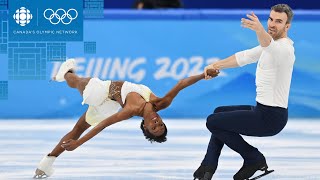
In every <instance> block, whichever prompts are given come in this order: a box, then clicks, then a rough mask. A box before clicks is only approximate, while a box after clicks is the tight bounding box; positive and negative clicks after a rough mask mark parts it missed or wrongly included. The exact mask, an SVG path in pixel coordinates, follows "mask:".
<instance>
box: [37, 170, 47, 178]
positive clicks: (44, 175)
mask: <svg viewBox="0 0 320 180" xmlns="http://www.w3.org/2000/svg"><path fill="white" fill-rule="evenodd" d="M47 177H48V176H47V175H46V173H45V172H43V171H41V170H40V169H37V170H36V172H35V175H34V176H33V179H46V178H47Z"/></svg>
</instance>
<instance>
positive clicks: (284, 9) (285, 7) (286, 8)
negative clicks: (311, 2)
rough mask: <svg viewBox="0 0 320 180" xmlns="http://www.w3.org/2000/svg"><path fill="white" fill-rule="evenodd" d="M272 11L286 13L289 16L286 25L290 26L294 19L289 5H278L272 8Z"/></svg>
mask: <svg viewBox="0 0 320 180" xmlns="http://www.w3.org/2000/svg"><path fill="white" fill-rule="evenodd" d="M271 10H273V11H275V12H279V13H283V12H284V13H286V14H287V17H288V19H287V22H286V24H290V23H291V21H292V18H293V11H292V9H291V7H290V6H289V5H288V4H277V5H274V6H272V7H271Z"/></svg>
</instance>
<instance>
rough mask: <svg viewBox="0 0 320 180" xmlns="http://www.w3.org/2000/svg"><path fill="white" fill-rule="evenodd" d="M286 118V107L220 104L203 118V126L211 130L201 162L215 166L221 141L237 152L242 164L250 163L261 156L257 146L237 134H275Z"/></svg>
mask: <svg viewBox="0 0 320 180" xmlns="http://www.w3.org/2000/svg"><path fill="white" fill-rule="evenodd" d="M287 121H288V110H287V109H285V108H280V107H271V106H265V105H262V104H260V103H257V105H256V106H249V105H240V106H221V107H218V108H216V109H215V111H214V113H213V114H211V115H209V116H208V118H207V128H208V129H209V130H210V132H211V133H212V135H211V139H210V142H209V145H208V149H207V154H206V156H205V158H204V159H203V161H202V163H201V164H202V165H210V166H213V167H217V166H218V158H219V156H220V152H221V149H222V147H223V145H224V144H226V145H227V146H228V147H229V148H231V149H232V150H234V151H236V152H237V153H239V154H240V155H241V156H242V157H243V159H244V163H245V164H253V163H256V162H257V161H259V160H262V159H263V158H264V157H263V155H262V154H261V153H260V152H259V151H258V149H257V148H255V147H253V146H251V145H250V144H248V143H247V142H246V141H245V140H244V139H243V138H242V137H241V136H240V134H242V135H247V136H259V137H262V136H273V135H276V134H278V133H279V132H280V131H281V130H282V129H283V128H284V127H285V125H286V123H287Z"/></svg>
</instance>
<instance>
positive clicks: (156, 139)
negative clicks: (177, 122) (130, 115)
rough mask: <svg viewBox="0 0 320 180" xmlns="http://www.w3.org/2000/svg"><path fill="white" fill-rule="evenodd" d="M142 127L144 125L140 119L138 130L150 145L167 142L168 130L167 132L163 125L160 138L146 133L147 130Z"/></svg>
mask: <svg viewBox="0 0 320 180" xmlns="http://www.w3.org/2000/svg"><path fill="white" fill-rule="evenodd" d="M143 125H144V120H143V119H142V121H141V124H140V128H141V130H142V133H143V135H144V136H145V137H146V139H147V140H148V141H150V142H151V143H153V142H158V143H163V142H166V141H167V137H166V136H167V133H168V130H167V127H166V125H165V124H163V125H164V132H163V134H161V135H160V136H155V135H153V134H151V133H150V132H149V131H148V129H145V128H144V127H143Z"/></svg>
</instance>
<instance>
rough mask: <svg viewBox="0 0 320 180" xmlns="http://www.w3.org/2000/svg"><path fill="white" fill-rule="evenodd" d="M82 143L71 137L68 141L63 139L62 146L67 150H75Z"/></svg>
mask: <svg viewBox="0 0 320 180" xmlns="http://www.w3.org/2000/svg"><path fill="white" fill-rule="evenodd" d="M79 146H80V144H79V143H78V141H77V140H73V139H69V140H67V141H63V142H62V144H61V147H62V148H63V149H65V150H67V151H73V150H75V149H76V148H77V147H79Z"/></svg>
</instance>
